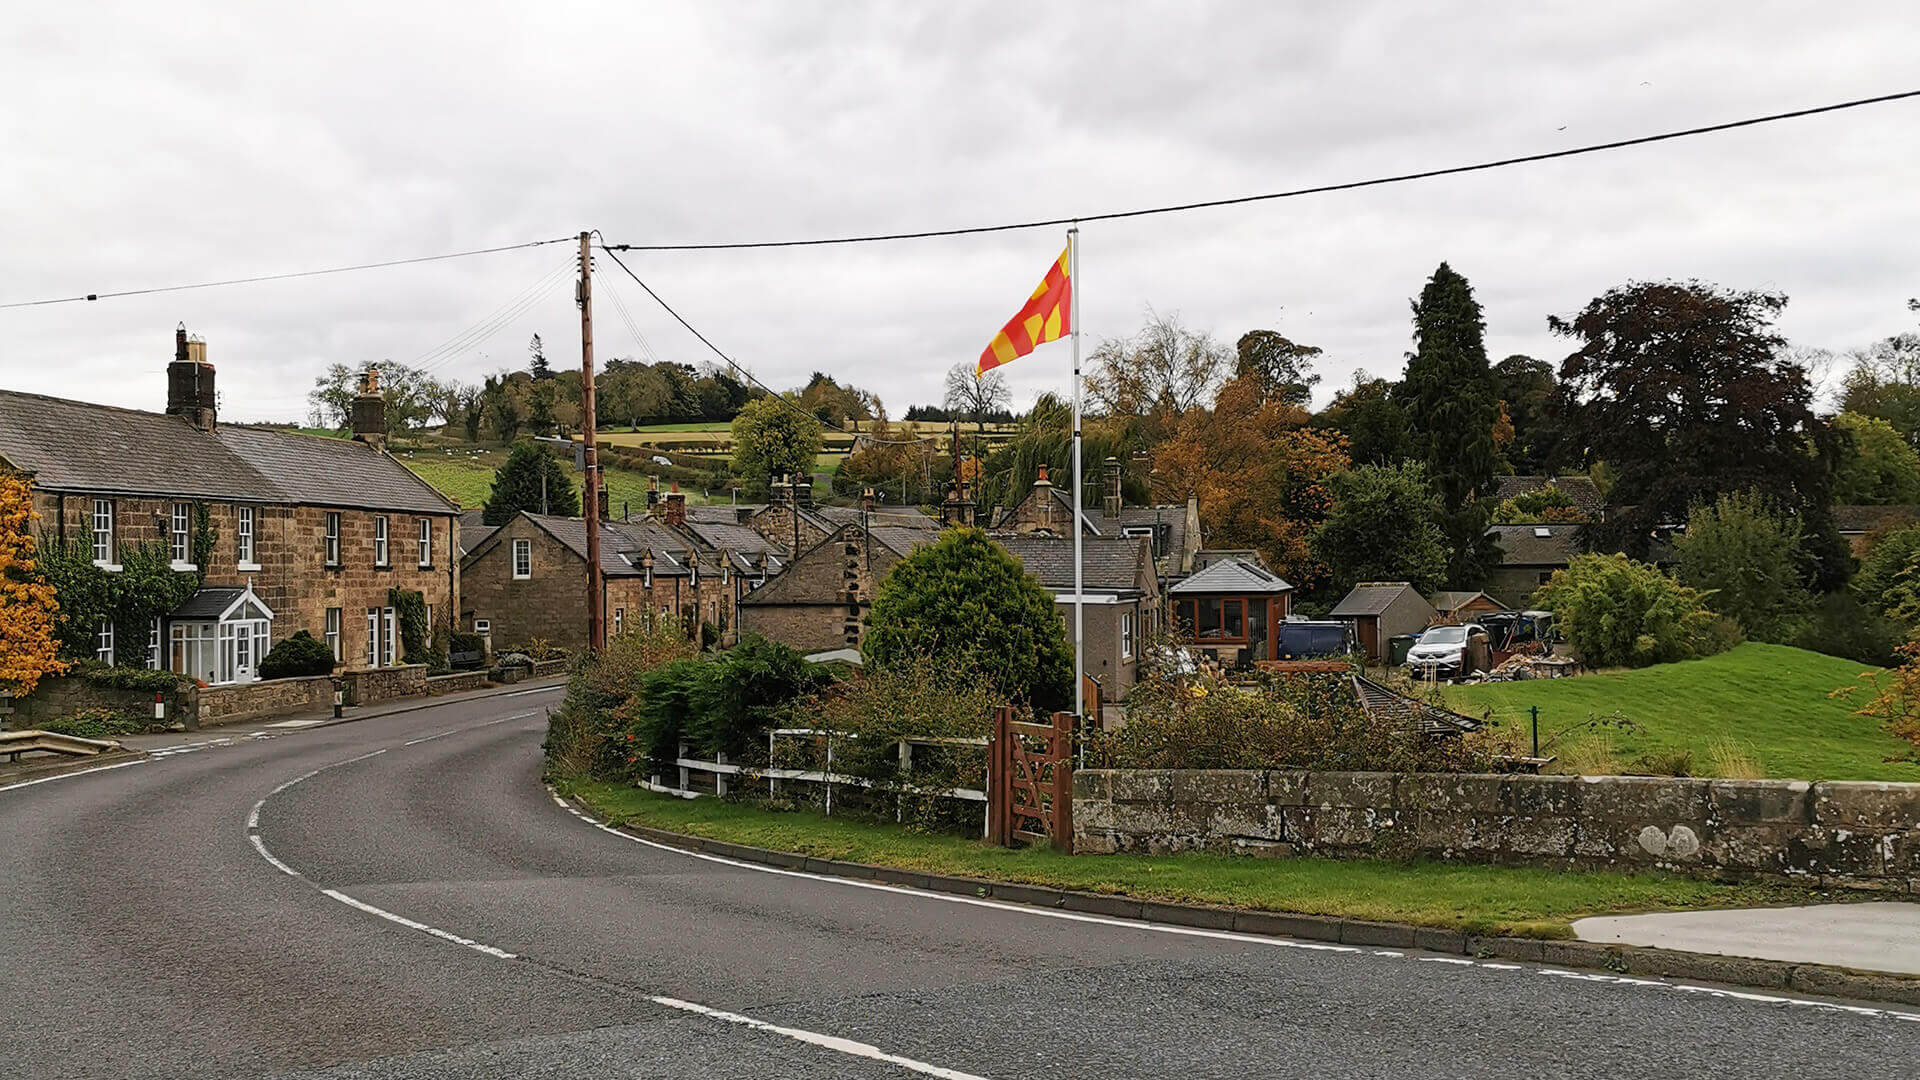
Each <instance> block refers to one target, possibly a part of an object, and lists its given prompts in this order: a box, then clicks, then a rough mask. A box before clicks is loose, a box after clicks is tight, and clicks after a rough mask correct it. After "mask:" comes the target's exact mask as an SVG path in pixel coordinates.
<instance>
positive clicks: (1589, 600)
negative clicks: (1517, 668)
mask: <svg viewBox="0 0 1920 1080" xmlns="http://www.w3.org/2000/svg"><path fill="white" fill-rule="evenodd" d="M1533 604H1534V606H1535V607H1540V608H1546V609H1548V610H1550V611H1552V612H1553V613H1554V614H1555V616H1557V617H1558V620H1559V623H1560V627H1561V630H1562V631H1563V632H1564V633H1565V634H1566V638H1567V641H1568V642H1569V643H1570V644H1572V646H1573V648H1574V651H1575V652H1577V653H1579V654H1580V658H1581V659H1582V660H1584V661H1585V662H1586V663H1587V664H1588V665H1589V666H1591V667H1645V666H1646V665H1648V664H1664V663H1670V662H1672V661H1675V660H1689V659H1693V658H1695V657H1699V656H1706V655H1709V654H1711V653H1712V652H1714V651H1715V650H1716V649H1717V648H1718V647H1719V646H1720V645H1721V644H1722V643H1723V642H1724V638H1725V635H1724V631H1716V628H1715V627H1714V626H1713V615H1712V613H1710V612H1709V611H1707V609H1706V606H1705V605H1704V604H1703V603H1702V600H1701V597H1700V594H1699V593H1698V592H1695V591H1694V590H1692V589H1689V588H1687V587H1686V586H1684V585H1681V584H1679V583H1678V582H1676V581H1674V580H1673V579H1672V578H1670V577H1668V576H1666V575H1665V574H1663V573H1661V572H1660V571H1659V569H1658V568H1656V567H1653V566H1649V565H1648V564H1646V563H1642V562H1635V561H1634V560H1632V559H1629V558H1627V557H1626V556H1625V555H1578V556H1575V557H1574V559H1573V561H1572V562H1571V563H1570V564H1569V565H1568V566H1567V568H1566V569H1565V570H1557V571H1555V572H1554V575H1553V577H1552V578H1550V579H1549V580H1548V581H1547V583H1546V584H1545V585H1543V586H1541V587H1540V591H1539V592H1537V593H1535V594H1534V597H1533Z"/></svg>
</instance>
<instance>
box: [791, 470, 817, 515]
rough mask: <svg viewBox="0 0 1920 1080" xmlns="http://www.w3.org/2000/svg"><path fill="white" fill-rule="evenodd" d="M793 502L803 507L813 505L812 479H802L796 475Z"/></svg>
mask: <svg viewBox="0 0 1920 1080" xmlns="http://www.w3.org/2000/svg"><path fill="white" fill-rule="evenodd" d="M793 504H794V505H795V506H798V507H802V508H805V507H809V506H812V505H813V481H812V480H811V479H807V480H802V479H800V478H799V477H797V476H796V477H794V480H793Z"/></svg>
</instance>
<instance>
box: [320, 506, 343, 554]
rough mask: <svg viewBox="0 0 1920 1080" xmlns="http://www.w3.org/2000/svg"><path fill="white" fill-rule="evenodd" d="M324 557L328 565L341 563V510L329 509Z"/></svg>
mask: <svg viewBox="0 0 1920 1080" xmlns="http://www.w3.org/2000/svg"><path fill="white" fill-rule="evenodd" d="M322 549H323V550H322V552H321V554H322V557H323V558H324V559H325V560H326V564H327V565H328V566H334V567H337V566H339V565H340V511H338V510H329V511H327V524H326V542H325V543H324V544H323V545H322Z"/></svg>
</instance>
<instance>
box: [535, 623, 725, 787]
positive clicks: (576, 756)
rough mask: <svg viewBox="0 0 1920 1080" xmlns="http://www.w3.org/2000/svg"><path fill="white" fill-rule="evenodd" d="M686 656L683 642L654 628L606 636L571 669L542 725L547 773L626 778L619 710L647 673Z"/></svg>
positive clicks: (623, 719)
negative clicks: (564, 688)
mask: <svg viewBox="0 0 1920 1080" xmlns="http://www.w3.org/2000/svg"><path fill="white" fill-rule="evenodd" d="M690 655H692V646H691V645H690V644H689V643H688V642H687V640H686V638H684V637H682V636H681V635H679V634H678V633H675V632H673V631H672V630H670V629H667V628H665V627H656V628H652V629H637V630H629V631H627V632H626V633H624V634H620V635H618V636H616V637H613V638H610V639H608V641H607V647H606V648H604V649H602V650H600V651H599V652H598V653H594V654H592V655H590V656H588V657H586V658H585V659H584V660H583V661H582V662H581V663H579V664H578V665H576V666H575V667H574V669H573V672H572V673H571V675H569V676H568V679H567V693H566V696H565V697H564V698H562V699H561V702H560V706H559V707H558V708H556V709H555V710H554V711H553V715H552V717H551V718H550V719H549V720H548V722H547V738H546V742H545V744H544V749H545V750H546V755H547V762H548V769H549V772H550V773H551V774H552V775H554V776H556V777H560V778H583V777H589V776H602V777H614V776H623V775H627V771H628V759H629V757H630V756H631V751H630V740H628V739H627V735H628V734H629V731H628V725H629V723H630V718H629V717H628V716H626V715H623V710H625V709H626V708H627V707H628V704H629V702H631V701H632V700H633V698H634V697H635V696H636V695H637V694H638V693H639V691H640V686H641V683H642V681H643V679H644V678H645V676H646V675H647V673H648V672H650V671H653V670H654V669H655V668H658V667H659V666H660V665H662V664H665V663H669V662H671V661H673V660H677V659H681V658H684V657H687V656H690Z"/></svg>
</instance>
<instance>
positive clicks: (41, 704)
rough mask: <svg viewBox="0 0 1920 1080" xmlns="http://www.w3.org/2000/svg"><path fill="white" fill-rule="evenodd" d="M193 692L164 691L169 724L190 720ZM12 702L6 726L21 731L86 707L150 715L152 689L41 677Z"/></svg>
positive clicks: (139, 715) (133, 715)
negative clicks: (30, 691) (24, 693)
mask: <svg viewBox="0 0 1920 1080" xmlns="http://www.w3.org/2000/svg"><path fill="white" fill-rule="evenodd" d="M193 694H194V690H193V688H192V687H191V686H189V687H186V688H185V689H182V690H168V691H165V703H166V706H167V722H168V723H172V722H173V721H175V720H182V719H183V720H185V721H186V722H187V723H189V724H191V723H193ZM12 702H13V715H12V716H10V717H7V718H6V719H7V725H8V726H10V727H13V728H16V729H18V730H22V731H26V730H31V729H33V728H37V727H39V726H40V725H41V724H43V723H45V722H46V721H49V720H59V719H62V718H64V717H68V716H72V715H74V714H75V713H79V712H84V711H86V710H88V709H106V710H107V711H109V712H112V713H113V714H115V715H116V716H130V717H141V718H150V717H152V716H153V691H151V690H124V689H120V688H117V687H111V686H100V685H98V684H95V683H92V682H88V681H87V680H86V679H81V678H76V677H58V676H57V677H54V678H47V679H41V680H40V685H39V686H37V687H35V688H34V691H33V693H31V694H28V695H27V696H26V697H23V698H14V699H12Z"/></svg>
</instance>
